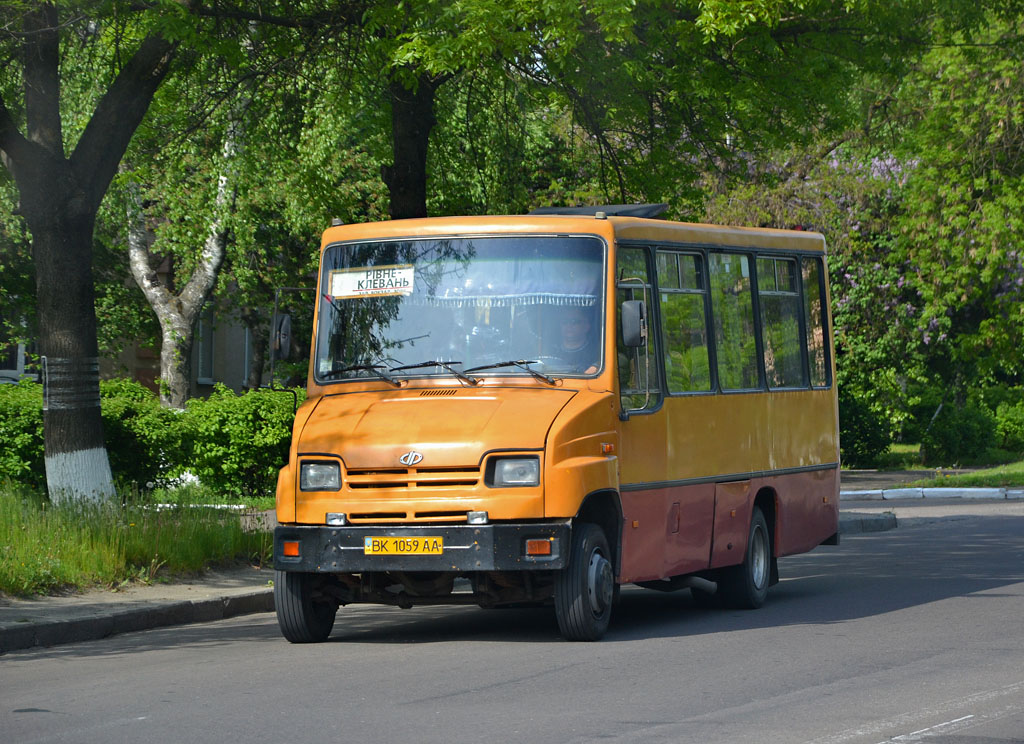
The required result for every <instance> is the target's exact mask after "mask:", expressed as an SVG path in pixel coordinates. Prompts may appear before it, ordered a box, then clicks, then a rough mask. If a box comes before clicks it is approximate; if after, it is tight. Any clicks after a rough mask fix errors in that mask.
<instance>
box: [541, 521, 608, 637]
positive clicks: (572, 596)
mask: <svg viewBox="0 0 1024 744" xmlns="http://www.w3.org/2000/svg"><path fill="white" fill-rule="evenodd" d="M614 600H615V572H614V570H612V563H611V551H609V549H608V538H607V537H605V534H604V530H602V529H601V528H600V527H598V526H597V525H596V524H590V523H588V522H582V523H579V524H577V525H576V527H575V529H574V530H573V535H572V551H571V552H570V553H569V565H568V566H567V567H566V568H564V569H562V570H561V571H559V572H558V573H557V574H556V575H555V616H556V617H557V618H558V628H559V630H561V631H562V636H563V637H564V638H565V639H566V640H567V641H597V640H600V638H601V637H602V636H603V635H604V634H605V631H606V630H608V621H609V620H610V619H611V615H612V605H613V604H614Z"/></svg>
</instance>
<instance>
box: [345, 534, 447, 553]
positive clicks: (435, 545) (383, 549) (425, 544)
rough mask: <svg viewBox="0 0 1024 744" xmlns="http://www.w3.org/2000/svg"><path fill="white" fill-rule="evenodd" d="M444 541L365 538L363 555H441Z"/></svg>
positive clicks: (412, 538) (432, 539)
mask: <svg viewBox="0 0 1024 744" xmlns="http://www.w3.org/2000/svg"><path fill="white" fill-rule="evenodd" d="M443 552H444V539H443V538H440V537H367V538H365V542H364V543H363V553H364V554H365V555H441V553H443Z"/></svg>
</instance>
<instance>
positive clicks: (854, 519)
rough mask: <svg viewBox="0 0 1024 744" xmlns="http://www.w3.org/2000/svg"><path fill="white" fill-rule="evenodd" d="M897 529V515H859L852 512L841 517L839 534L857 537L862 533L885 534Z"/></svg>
mask: <svg viewBox="0 0 1024 744" xmlns="http://www.w3.org/2000/svg"><path fill="white" fill-rule="evenodd" d="M894 529H896V515H895V514H892V513H891V512H890V513H887V514H858V513H856V512H851V513H848V514H840V515H839V534H840V535H856V534H859V533H862V532H885V531H886V530H894Z"/></svg>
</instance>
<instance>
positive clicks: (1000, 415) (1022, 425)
mask: <svg viewBox="0 0 1024 744" xmlns="http://www.w3.org/2000/svg"><path fill="white" fill-rule="evenodd" d="M996 434H997V435H998V439H997V442H998V444H999V446H1000V447H1001V448H1002V449H1005V450H1009V451H1010V452H1014V453H1017V454H1020V453H1022V452H1024V401H1020V402H1018V403H1016V404H1015V405H1010V404H1009V403H1000V404H999V407H998V408H997V409H996Z"/></svg>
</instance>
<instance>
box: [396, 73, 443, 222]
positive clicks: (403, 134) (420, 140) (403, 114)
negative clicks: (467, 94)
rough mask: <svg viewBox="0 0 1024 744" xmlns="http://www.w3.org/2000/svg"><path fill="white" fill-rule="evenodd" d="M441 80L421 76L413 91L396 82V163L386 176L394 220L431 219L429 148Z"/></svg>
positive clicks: (435, 121) (424, 75) (435, 120)
mask: <svg viewBox="0 0 1024 744" xmlns="http://www.w3.org/2000/svg"><path fill="white" fill-rule="evenodd" d="M441 83H442V80H441V79H438V78H433V77H430V76H428V75H426V74H423V75H420V78H419V85H417V86H416V88H415V90H410V89H409V88H407V87H406V86H405V85H404V84H403V83H402V82H400V81H398V80H392V82H391V85H390V88H389V89H390V92H391V141H392V146H393V149H394V153H393V158H394V163H393V164H392V165H390V166H384V168H383V169H382V170H383V173H382V175H383V176H384V183H386V184H387V187H388V191H389V193H390V196H391V219H393V220H401V219H406V218H409V217H426V216H427V147H428V145H429V144H430V132H431V130H432V129H433V128H434V125H435V124H436V123H437V119H435V118H434V96H435V94H436V93H437V89H438V87H440V85H441Z"/></svg>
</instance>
